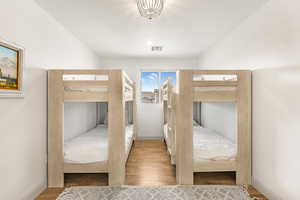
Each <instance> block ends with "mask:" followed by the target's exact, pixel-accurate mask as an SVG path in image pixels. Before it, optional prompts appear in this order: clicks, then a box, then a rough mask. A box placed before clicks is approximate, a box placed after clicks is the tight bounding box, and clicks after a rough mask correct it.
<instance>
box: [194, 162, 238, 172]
mask: <svg viewBox="0 0 300 200" xmlns="http://www.w3.org/2000/svg"><path fill="white" fill-rule="evenodd" d="M222 171H224V172H225V171H236V161H234V160H233V161H231V160H218V161H201V162H197V161H194V172H222Z"/></svg>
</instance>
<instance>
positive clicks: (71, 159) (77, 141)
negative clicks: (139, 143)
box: [64, 125, 133, 163]
mask: <svg viewBox="0 0 300 200" xmlns="http://www.w3.org/2000/svg"><path fill="white" fill-rule="evenodd" d="M132 139H133V125H129V126H127V127H126V137H125V150H126V152H129V151H130V148H131V147H130V144H131V141H132ZM64 160H65V162H66V163H95V162H101V161H107V160H108V137H107V127H105V126H103V125H98V126H97V127H96V128H94V129H92V130H90V131H88V132H86V133H84V134H82V135H79V136H77V137H75V138H73V139H71V140H69V141H67V142H65V144H64Z"/></svg>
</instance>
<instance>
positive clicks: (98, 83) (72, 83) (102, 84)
mask: <svg viewBox="0 0 300 200" xmlns="http://www.w3.org/2000/svg"><path fill="white" fill-rule="evenodd" d="M63 83H64V86H65V87H105V86H108V81H64V82H63Z"/></svg>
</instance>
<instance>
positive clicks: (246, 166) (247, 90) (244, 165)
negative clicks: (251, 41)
mask: <svg viewBox="0 0 300 200" xmlns="http://www.w3.org/2000/svg"><path fill="white" fill-rule="evenodd" d="M251 95H252V92H251V71H242V72H239V85H238V95H237V98H238V102H237V111H238V139H237V142H238V155H237V174H236V181H237V184H251V176H252V175H251Z"/></svg>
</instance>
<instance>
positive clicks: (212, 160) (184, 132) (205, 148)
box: [164, 70, 251, 185]
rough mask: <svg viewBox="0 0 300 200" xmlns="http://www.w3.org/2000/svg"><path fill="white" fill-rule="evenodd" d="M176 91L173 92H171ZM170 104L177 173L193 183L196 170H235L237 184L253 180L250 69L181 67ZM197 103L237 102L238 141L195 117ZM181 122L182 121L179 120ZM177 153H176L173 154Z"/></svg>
mask: <svg viewBox="0 0 300 200" xmlns="http://www.w3.org/2000/svg"><path fill="white" fill-rule="evenodd" d="M172 93H173V94H172ZM164 94H169V97H164V99H169V98H170V97H171V98H172V96H176V102H173V104H172V105H171V106H170V108H171V109H170V111H169V112H171V116H174V118H175V120H173V121H172V120H171V123H174V124H175V125H174V124H173V125H172V124H171V125H170V121H168V126H173V127H174V129H175V130H174V131H173V134H174V137H175V140H173V144H172V145H174V146H175V147H173V148H174V149H175V150H174V151H173V152H176V156H175V158H176V159H175V163H176V176H177V182H178V183H179V184H193V173H194V172H219V171H235V172H236V183H237V184H245V185H247V184H250V183H251V72H250V71H247V70H181V71H178V72H177V86H176V90H171V91H170V92H167V91H165V92H164ZM195 102H234V103H236V105H237V112H238V113H237V117H238V119H237V127H238V129H237V132H238V133H237V144H234V143H233V142H231V141H230V140H228V139H227V138H225V137H224V136H222V135H221V134H219V133H217V132H216V131H214V130H211V129H208V128H204V127H202V126H200V124H199V123H197V122H195V121H194V120H193V104H194V103H195ZM176 122H180V123H176ZM173 156H174V155H173Z"/></svg>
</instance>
